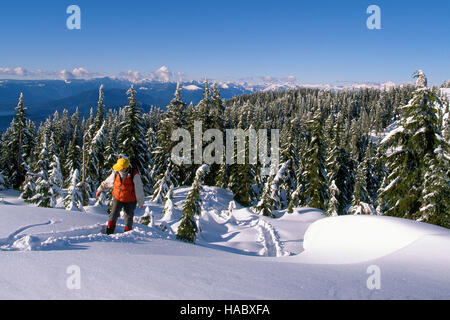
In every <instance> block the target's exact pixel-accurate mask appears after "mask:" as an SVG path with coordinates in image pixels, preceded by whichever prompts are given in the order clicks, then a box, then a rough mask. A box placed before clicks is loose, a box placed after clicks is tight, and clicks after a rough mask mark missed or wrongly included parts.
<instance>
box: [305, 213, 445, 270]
mask: <svg viewBox="0 0 450 320" xmlns="http://www.w3.org/2000/svg"><path fill="white" fill-rule="evenodd" d="M440 234H442V235H444V234H445V235H448V230H446V229H444V228H441V227H438V226H434V225H431V224H426V223H421V222H417V221H412V220H406V219H400V218H394V217H386V216H366V215H364V216H355V215H351V216H338V217H330V218H325V219H320V220H317V221H316V222H314V223H312V224H311V225H310V226H309V228H308V229H307V230H306V232H305V236H304V242H303V248H304V249H305V251H304V252H303V253H302V254H301V256H303V258H306V257H308V258H309V259H312V260H313V261H314V262H319V263H320V262H326V263H356V262H362V261H367V260H373V259H377V258H380V257H383V256H386V255H389V254H391V253H393V252H395V251H398V250H400V249H402V248H405V247H407V246H408V245H410V244H412V243H413V242H415V241H416V240H418V239H420V238H421V237H423V236H426V235H440Z"/></svg>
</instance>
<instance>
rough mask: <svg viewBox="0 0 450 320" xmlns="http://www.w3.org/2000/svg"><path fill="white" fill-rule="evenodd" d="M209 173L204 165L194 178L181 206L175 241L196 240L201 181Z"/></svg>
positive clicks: (207, 167)
mask: <svg viewBox="0 0 450 320" xmlns="http://www.w3.org/2000/svg"><path fill="white" fill-rule="evenodd" d="M208 171H209V165H207V164H204V165H202V166H200V167H199V168H198V169H197V171H196V173H195V178H194V183H193V184H192V187H191V189H190V190H189V193H188V195H187V197H186V202H185V203H184V205H183V215H182V217H181V219H180V221H181V223H180V225H179V226H178V230H177V239H179V240H182V241H186V242H195V239H196V238H197V232H198V231H199V230H198V225H197V221H196V220H197V219H196V218H199V217H200V215H201V207H200V205H201V199H200V193H201V191H202V181H203V178H204V176H205V175H206V174H207V172H208Z"/></svg>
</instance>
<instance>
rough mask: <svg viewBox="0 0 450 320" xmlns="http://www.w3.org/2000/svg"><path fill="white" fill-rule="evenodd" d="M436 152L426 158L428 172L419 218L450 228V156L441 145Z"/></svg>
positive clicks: (425, 177)
mask: <svg viewBox="0 0 450 320" xmlns="http://www.w3.org/2000/svg"><path fill="white" fill-rule="evenodd" d="M447 146H448V145H447ZM447 150H448V147H447ZM434 153H435V156H434V157H433V156H430V155H427V156H426V159H425V165H426V168H427V172H426V173H425V176H424V179H425V182H424V189H423V192H422V199H421V200H422V201H421V203H422V205H421V207H420V213H421V217H420V218H419V219H418V220H419V221H423V222H427V223H432V224H436V225H440V226H443V227H446V228H450V178H449V176H450V175H449V170H450V169H449V168H450V157H449V154H448V152H446V151H444V148H442V147H441V146H439V147H437V148H436V149H435V150H434Z"/></svg>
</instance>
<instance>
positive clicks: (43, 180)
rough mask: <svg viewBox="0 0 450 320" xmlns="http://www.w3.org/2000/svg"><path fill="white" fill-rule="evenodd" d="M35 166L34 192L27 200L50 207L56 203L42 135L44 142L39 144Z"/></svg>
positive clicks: (45, 143)
mask: <svg viewBox="0 0 450 320" xmlns="http://www.w3.org/2000/svg"><path fill="white" fill-rule="evenodd" d="M37 168H38V170H39V171H38V173H37V174H35V177H37V179H36V193H35V195H34V196H33V197H31V198H30V199H29V200H28V201H29V202H31V203H35V204H37V205H38V206H39V207H46V208H52V207H54V206H55V205H56V199H55V198H54V195H53V189H52V184H51V183H50V181H49V176H48V172H49V170H50V164H49V152H48V149H47V138H46V137H44V142H43V143H42V146H41V152H40V153H39V159H38V163H37Z"/></svg>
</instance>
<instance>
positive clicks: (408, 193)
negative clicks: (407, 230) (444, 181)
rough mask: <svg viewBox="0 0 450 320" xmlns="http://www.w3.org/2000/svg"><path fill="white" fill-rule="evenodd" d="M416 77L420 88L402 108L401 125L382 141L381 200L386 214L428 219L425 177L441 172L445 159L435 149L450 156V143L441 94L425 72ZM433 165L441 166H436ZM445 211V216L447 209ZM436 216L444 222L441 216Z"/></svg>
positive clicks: (428, 203) (417, 85) (436, 218)
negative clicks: (441, 119) (441, 120)
mask: <svg viewBox="0 0 450 320" xmlns="http://www.w3.org/2000/svg"><path fill="white" fill-rule="evenodd" d="M415 77H416V78H417V81H416V89H415V90H414V92H413V94H412V98H411V99H410V100H409V102H408V104H407V105H405V106H403V107H401V109H400V110H401V119H400V121H399V126H398V127H397V128H395V129H394V130H392V131H391V132H390V133H389V134H388V135H387V136H386V137H385V138H384V139H383V141H382V142H381V147H382V148H383V150H384V152H385V153H386V156H385V157H386V164H387V168H388V175H387V177H386V178H385V181H384V182H383V186H382V188H381V189H380V194H379V200H380V202H382V203H384V204H385V206H386V210H385V212H384V213H385V214H386V215H393V216H398V217H404V218H411V219H425V217H426V216H427V213H426V210H425V209H424V208H426V207H427V206H428V205H430V204H432V203H430V202H428V200H425V199H428V198H429V197H426V194H429V193H428V192H427V191H426V184H425V181H424V180H425V177H427V178H428V179H430V178H431V176H433V175H434V173H433V171H434V172H438V171H441V170H440V169H438V167H439V164H442V163H443V162H442V161H437V160H436V158H437V155H438V154H439V153H435V150H436V149H438V148H439V147H440V148H441V149H442V150H443V154H444V155H445V154H446V155H448V145H447V144H446V143H445V141H444V139H443V138H442V136H441V132H440V131H439V128H438V118H437V112H436V105H439V104H440V100H439V97H438V96H437V95H436V93H435V92H434V91H433V90H431V89H429V88H427V87H426V83H427V80H426V77H425V75H424V73H423V71H421V70H419V71H418V72H417V73H416V74H415ZM433 165H437V166H438V167H434V169H432V168H433ZM445 170H447V169H445ZM445 170H443V172H447V177H446V178H448V171H445ZM441 172H442V171H441ZM424 185H425V188H424ZM424 189H425V190H424ZM429 190H430V189H429ZM444 194H445V191H444ZM429 201H431V200H429ZM429 208H431V207H429ZM421 209H422V210H421ZM441 214H442V215H445V213H444V212H443V213H441ZM434 219H435V220H434V221H442V220H440V218H438V217H435V218H434Z"/></svg>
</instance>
